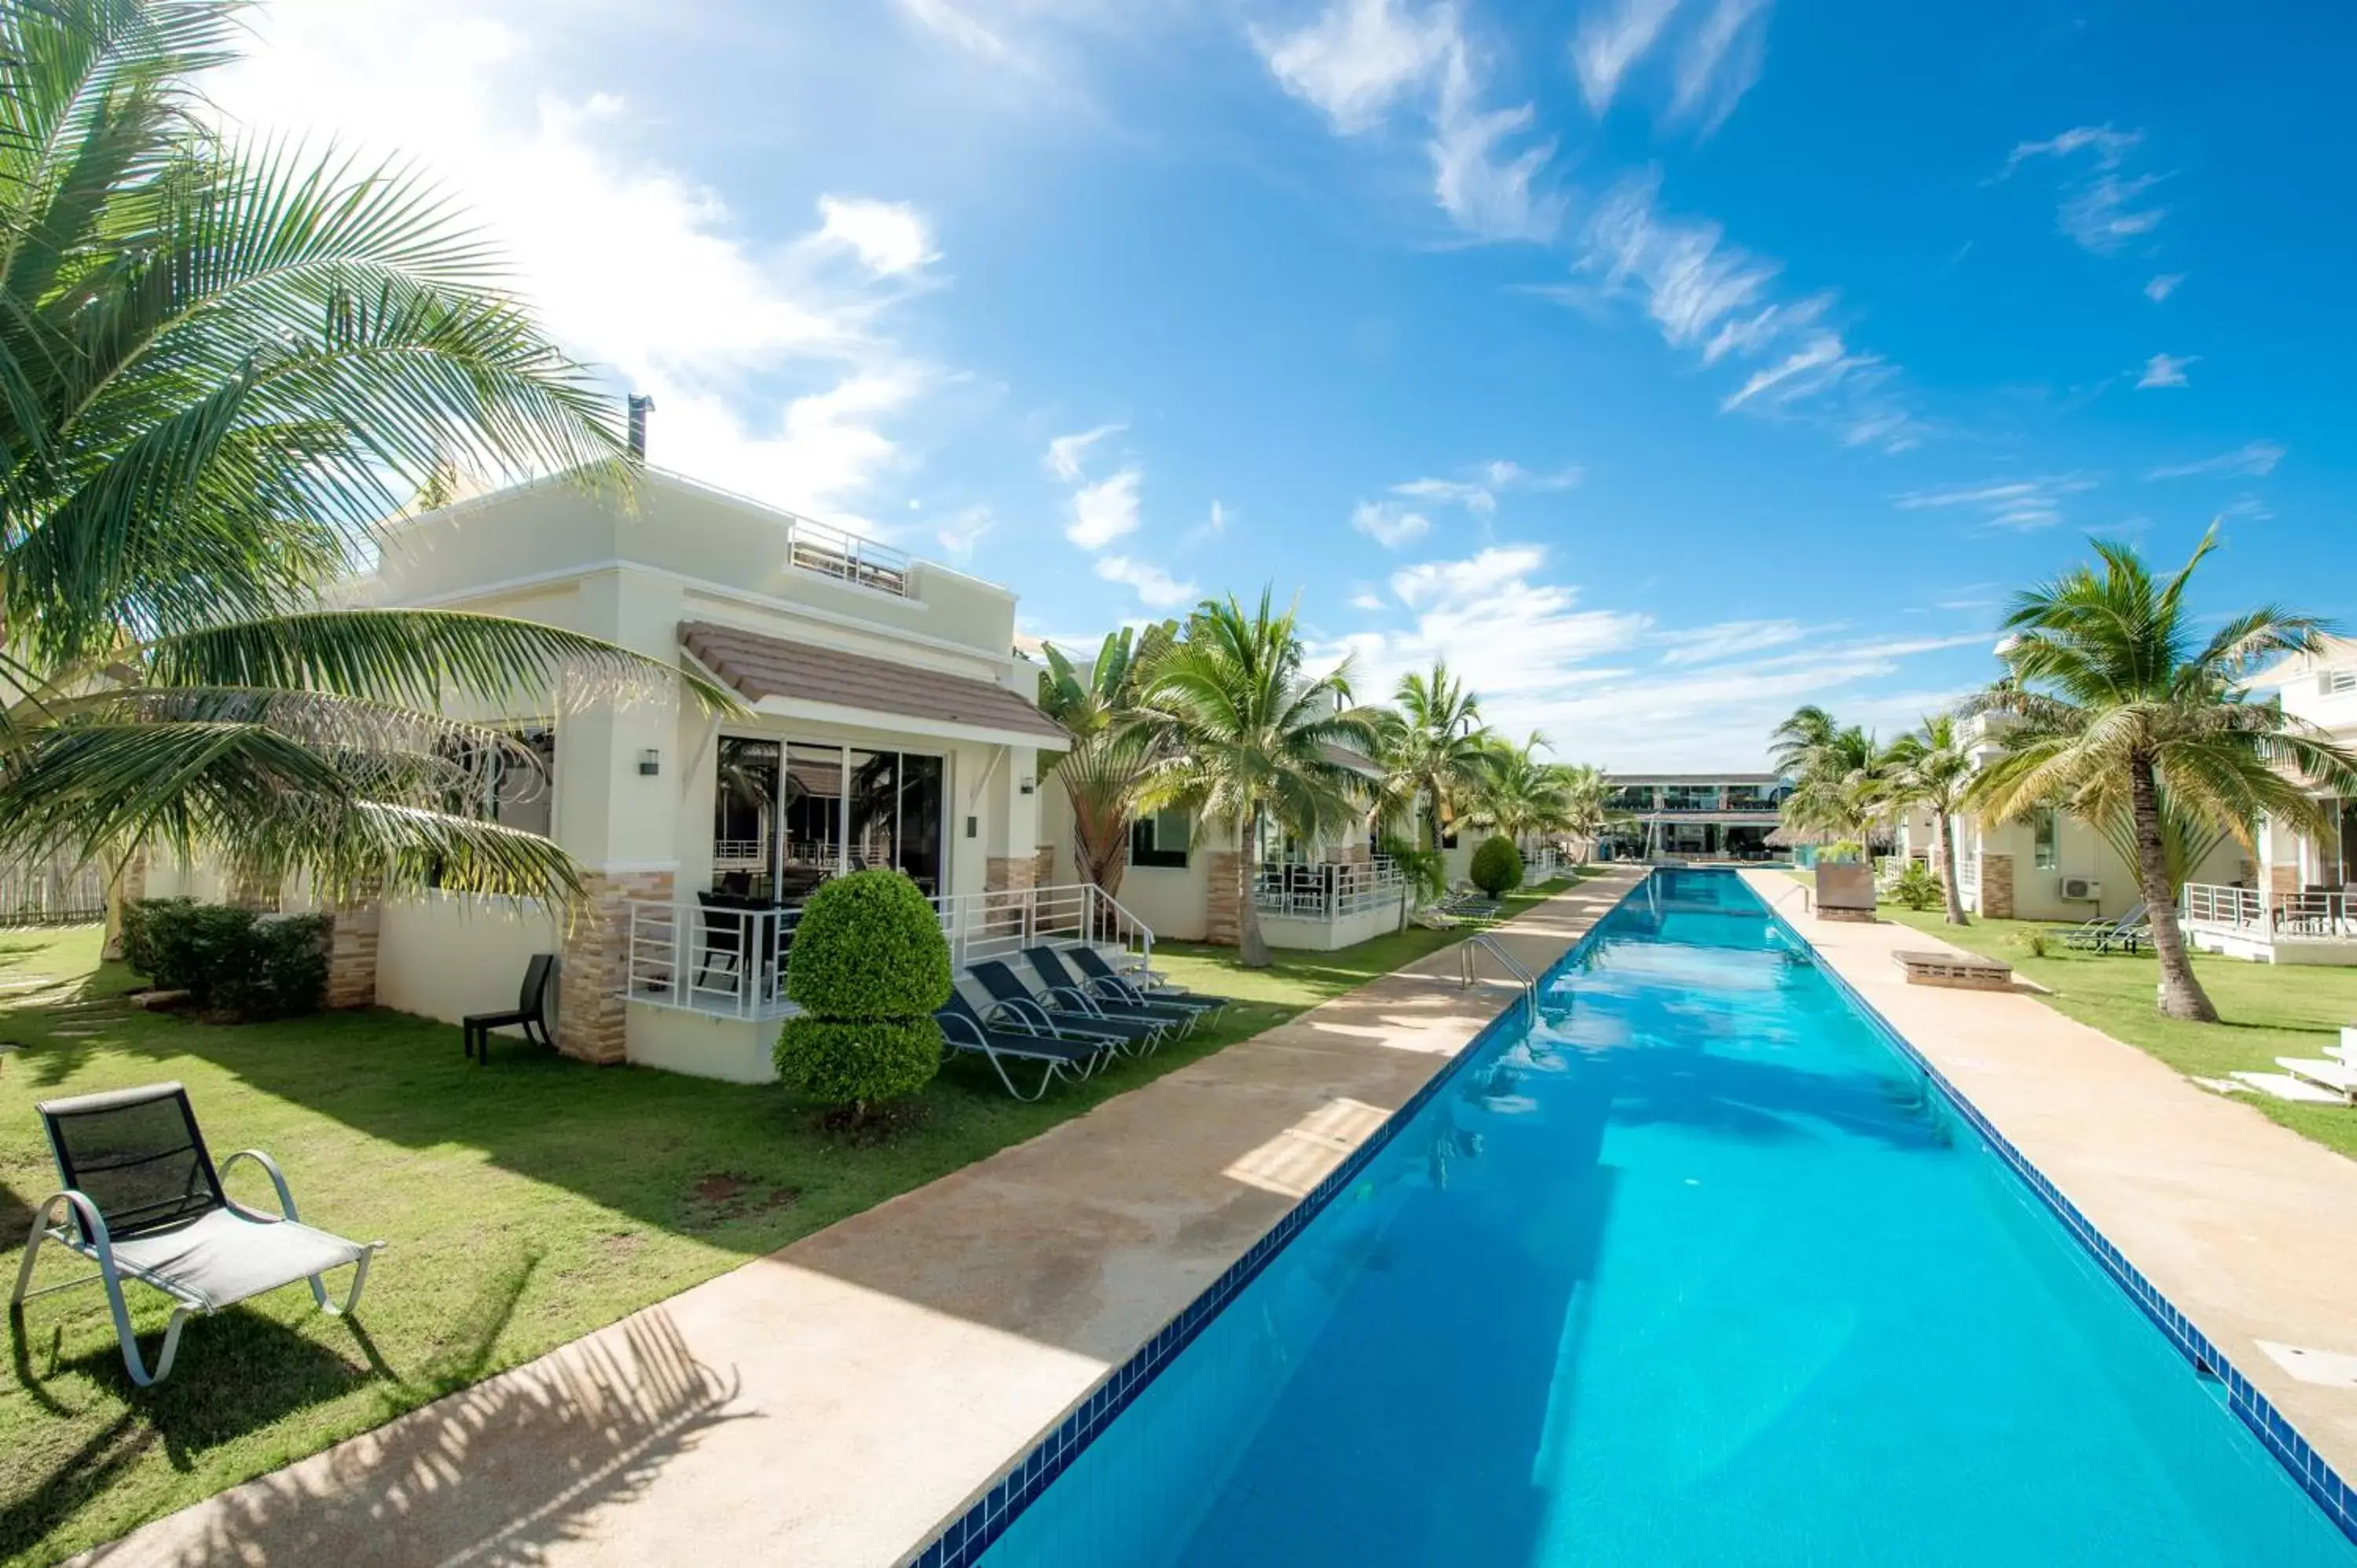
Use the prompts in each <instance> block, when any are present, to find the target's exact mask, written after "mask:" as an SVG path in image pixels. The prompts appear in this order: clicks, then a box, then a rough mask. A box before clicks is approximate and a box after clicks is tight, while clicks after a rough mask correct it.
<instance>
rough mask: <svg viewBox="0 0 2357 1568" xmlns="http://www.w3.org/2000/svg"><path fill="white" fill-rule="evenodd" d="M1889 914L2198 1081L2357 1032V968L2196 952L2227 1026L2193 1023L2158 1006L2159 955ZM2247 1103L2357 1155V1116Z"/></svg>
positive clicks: (2025, 926)
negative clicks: (2041, 944)
mask: <svg viewBox="0 0 2357 1568" xmlns="http://www.w3.org/2000/svg"><path fill="white" fill-rule="evenodd" d="M1881 913H1882V915H1883V918H1886V919H1891V920H1898V921H1900V922H1902V923H1904V924H1906V925H1910V926H1913V927H1915V928H1916V929H1919V930H1923V931H1928V932H1930V933H1932V935H1934V936H1937V937H1942V938H1944V939H1945V940H1949V941H1952V942H1953V943H1955V944H1956V945H1957V946H1958V947H1961V948H1967V949H1970V950H1972V951H1974V952H1977V953H1980V954H1982V955H1983V956H1985V957H1987V958H1994V959H2001V960H2003V961H2006V962H2007V963H2010V964H2011V965H2013V968H2014V972H2015V973H2017V974H2018V975H2020V976H2021V977H2022V978H2023V979H2025V980H2031V981H2035V982H2037V983H2039V984H2040V985H2043V986H2045V987H2046V988H2047V989H2048V990H2049V991H2050V992H2051V993H2052V994H2051V995H2050V996H2049V997H2048V998H2046V1000H2047V1001H2048V1002H2049V1004H2051V1005H2052V1006H2054V1007H2056V1008H2059V1009H2060V1010H2061V1011H2062V1012H2063V1013H2066V1014H2068V1015H2070V1016H2072V1017H2073V1018H2076V1019H2078V1020H2079V1021H2080V1022H2081V1023H2083V1024H2089V1025H2093V1026H2094V1027H2096V1028H2098V1029H2101V1030H2102V1031H2104V1033H2105V1034H2107V1035H2109V1036H2112V1038H2114V1039H2115V1040H2121V1041H2125V1042H2126V1044H2128V1045H2132V1046H2135V1047H2138V1048H2139V1049H2142V1050H2146V1051H2149V1052H2150V1053H2152V1055H2154V1056H2156V1057H2158V1058H2160V1059H2161V1060H2162V1061H2164V1062H2167V1063H2168V1064H2169V1066H2170V1067H2173V1068H2175V1069H2177V1070H2178V1071H2179V1072H2182V1073H2185V1074H2188V1075H2189V1076H2192V1077H2197V1078H2209V1079H2222V1078H2224V1077H2225V1076H2226V1075H2227V1074H2228V1073H2231V1072H2237V1071H2254V1070H2255V1071H2261V1072H2272V1071H2275V1070H2276V1065H2275V1058H2277V1057H2279V1056H2281V1057H2288V1056H2301V1057H2315V1056H2321V1055H2322V1054H2323V1049H2322V1047H2326V1046H2329V1045H2331V1044H2333V1043H2335V1042H2336V1040H2337V1039H2338V1038H2339V1030H2340V1028H2341V1026H2342V1025H2344V1024H2352V1023H2357V969H2322V968H2315V969H2311V968H2308V967H2305V966H2300V965H2289V964H2285V965H2278V964H2266V963H2251V962H2248V961H2244V960H2242V959H2232V958H2218V957H2213V956H2212V955H2210V954H2206V953H2197V954H2195V955H2194V959H2193V967H2194V972H2195V973H2196V974H2198V975H2200V976H2201V984H2202V988H2203V989H2204V990H2206V991H2208V992H2209V993H2210V1000H2211V1001H2212V1002H2213V1003H2215V1004H2217V1007H2218V1015H2219V1017H2220V1019H2221V1020H2222V1022H2220V1023H2217V1024H2187V1023H2180V1022H2179V1021H2178V1020H2176V1019H2174V1018H2164V1017H2162V1016H2161V1015H2160V1011H2159V1009H2158V1008H2157V1007H2156V1006H2155V1005H2154V1004H2153V991H2154V987H2155V986H2156V985H2157V984H2158V983H2159V978H2160V976H2159V966H2158V964H2157V963H2156V962H2155V961H2154V960H2153V958H2152V955H2151V954H2150V953H2149V952H2146V953H2143V954H2140V955H2135V956H2131V955H2128V954H2125V953H2110V954H2103V955H2098V954H2095V953H2085V952H2072V951H2071V950H2069V949H2067V948H2065V947H2063V946H2062V943H2061V938H2060V935H2059V933H2060V931H2061V929H2062V928H2061V927H2059V926H2049V925H2044V924H2041V923H2040V922H2038V921H2033V920H1985V919H1982V918H1978V917H1977V916H1975V918H1974V920H1973V923H1972V924H1971V925H1969V926H1963V927H1957V926H1951V925H1947V924H1945V923H1944V922H1943V920H1942V919H1941V917H1940V913H1939V911H1938V910H1936V909H1932V910H1927V911H1925V912H1923V913H1921V914H1917V913H1915V912H1914V911H1912V910H1910V909H1906V908H1900V907H1899V906H1897V905H1892V904H1885V905H1883V907H1882V910H1881ZM2032 932H2042V933H2044V934H2045V936H2046V939H2047V950H2046V956H2045V957H2044V958H2037V957H2033V956H2032V955H2031V953H2030V951H2029V938H2030V935H2031V933H2032ZM2238 1098H2241V1099H2244V1100H2245V1101H2247V1102H2248V1103H2249V1104H2251V1105H2252V1106H2254V1107H2255V1108H2256V1109H2257V1110H2258V1111H2260V1112H2264V1113H2265V1114H2266V1115H2268V1116H2270V1117H2273V1118H2274V1119H2275V1120H2276V1121H2277V1122H2282V1123H2283V1124H2284V1125H2285V1126H2287V1127H2289V1128H2291V1129H2292V1130H2293V1131H2294V1132H2297V1133H2304V1134H2306V1135H2307V1136H2308V1137H2310V1138H2313V1139H2315V1140H2316V1141H2317V1142H2318V1143H2319V1144H2324V1145H2325V1146H2326V1147H2328V1148H2330V1149H2336V1150H2338V1151H2339V1152H2341V1154H2343V1155H2350V1156H2352V1157H2357V1108H2343V1107H2340V1106H2333V1105H2301V1104H2295V1103H2293V1102H2291V1101H2283V1100H2274V1099H2270V1098H2268V1097H2266V1096H2265V1095H2259V1094H2252V1095H2247V1096H2238Z"/></svg>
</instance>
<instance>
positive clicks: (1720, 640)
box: [1661, 620, 1809, 664]
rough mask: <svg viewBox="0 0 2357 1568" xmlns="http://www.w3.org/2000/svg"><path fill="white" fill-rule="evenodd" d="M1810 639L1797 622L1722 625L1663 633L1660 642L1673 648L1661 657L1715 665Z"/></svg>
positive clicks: (1751, 622)
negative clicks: (1737, 656)
mask: <svg viewBox="0 0 2357 1568" xmlns="http://www.w3.org/2000/svg"><path fill="white" fill-rule="evenodd" d="M1808 635H1809V628H1807V627H1805V626H1803V625H1802V624H1801V623H1800V622H1799V621H1796V620H1730V621H1722V622H1720V623H1719V624H1718V625H1717V626H1706V627H1697V628H1694V629H1693V630H1690V631H1671V632H1663V634H1662V636H1661V640H1662V641H1663V642H1666V643H1668V644H1669V645H1670V650H1669V651H1668V652H1667V653H1664V654H1663V655H1662V662H1663V663H1664V664H1716V663H1717V662H1718V661H1719V660H1724V659H1732V658H1733V657H1734V656H1735V655H1737V654H1738V653H1757V652H1759V651H1760V650H1763V649H1769V648H1782V647H1784V646H1786V645H1787V644H1790V643H1794V642H1798V641H1800V640H1801V639H1803V638H1804V637H1806V636H1808Z"/></svg>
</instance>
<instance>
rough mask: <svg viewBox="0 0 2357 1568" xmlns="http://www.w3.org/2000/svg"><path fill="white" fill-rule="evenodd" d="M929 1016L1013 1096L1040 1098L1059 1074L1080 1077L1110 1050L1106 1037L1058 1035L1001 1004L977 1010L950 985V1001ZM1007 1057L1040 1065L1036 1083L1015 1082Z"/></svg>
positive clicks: (947, 1040) (948, 1041)
mask: <svg viewBox="0 0 2357 1568" xmlns="http://www.w3.org/2000/svg"><path fill="white" fill-rule="evenodd" d="M933 1021H934V1022H935V1023H937V1024H939V1025H940V1026H942V1044H943V1045H944V1046H946V1047H948V1048H949V1049H951V1050H953V1051H971V1052H974V1053H976V1054H978V1055H979V1056H981V1057H982V1058H983V1059H984V1060H985V1061H987V1062H989V1063H990V1068H991V1070H992V1071H993V1072H996V1074H997V1075H998V1081H999V1082H1001V1083H1003V1084H1005V1085H1006V1092H1007V1093H1009V1094H1011V1095H1013V1096H1014V1097H1015V1098H1016V1099H1017V1100H1037V1099H1039V1098H1040V1097H1041V1096H1042V1095H1044V1094H1046V1093H1047V1092H1048V1090H1049V1087H1050V1086H1051V1085H1053V1084H1054V1083H1055V1081H1056V1080H1057V1079H1059V1078H1071V1079H1075V1080H1078V1079H1084V1078H1086V1077H1088V1076H1089V1075H1090V1074H1091V1073H1092V1072H1094V1071H1096V1070H1097V1069H1098V1068H1100V1067H1102V1066H1103V1065H1104V1062H1105V1060H1106V1058H1108V1057H1110V1056H1111V1055H1112V1054H1113V1049H1112V1045H1111V1043H1110V1042H1108V1041H1103V1040H1070V1039H1061V1038H1059V1037H1058V1036H1054V1035H1049V1034H1044V1033H1041V1032H1040V1031H1039V1030H1037V1029H1035V1028H1033V1027H1032V1026H1030V1025H1028V1024H1026V1023H1024V1022H1023V1021H1022V1020H1020V1019H1018V1018H1014V1017H1011V1016H1007V1015H1005V1010H1004V1009H1001V1008H996V1007H994V1008H993V1009H991V1012H990V1014H989V1015H985V1014H982V1013H980V1012H977V1011H976V1010H975V1009H974V1004H973V1003H971V1002H968V1001H967V1000H966V999H965V998H964V997H963V995H960V994H959V993H957V992H956V991H955V990H954V989H952V991H951V992H950V999H949V1001H948V1002H947V1003H946V1004H943V1005H942V1008H941V1009H940V1010H939V1011H938V1012H936V1013H935V1014H934V1015H933ZM1009 1061H1026V1062H1036V1063H1038V1064H1039V1086H1038V1087H1037V1088H1035V1089H1033V1090H1031V1092H1030V1093H1028V1094H1026V1093H1024V1092H1023V1091H1022V1090H1020V1089H1018V1088H1017V1087H1016V1084H1015V1079H1014V1076H1013V1075H1012V1074H1010V1073H1009V1072H1008V1071H1007V1070H1006V1064H1007V1063H1008V1062H1009Z"/></svg>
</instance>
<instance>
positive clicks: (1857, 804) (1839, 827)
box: [1770, 706, 1889, 865]
mask: <svg viewBox="0 0 2357 1568" xmlns="http://www.w3.org/2000/svg"><path fill="white" fill-rule="evenodd" d="M1772 738H1773V741H1774V744H1773V746H1772V747H1771V749H1770V757H1772V758H1773V760H1774V761H1775V764H1776V767H1777V768H1778V770H1779V771H1780V772H1782V773H1785V774H1787V775H1789V776H1791V777H1792V793H1791V794H1790V795H1787V796H1786V797H1785V798H1784V804H1783V806H1782V807H1781V815H1782V817H1783V820H1784V824H1785V826H1786V827H1788V828H1792V829H1795V830H1798V831H1800V832H1808V833H1817V834H1822V835H1828V836H1831V837H1833V838H1835V839H1837V840H1847V839H1854V840H1856V841H1857V845H1858V852H1859V855H1860V857H1861V858H1862V859H1864V860H1865V861H1866V862H1867V864H1868V865H1871V864H1873V860H1874V850H1873V834H1874V830H1875V829H1876V828H1877V827H1878V826H1879V825H1881V823H1882V822H1883V820H1884V818H1885V817H1886V815H1887V814H1888V812H1889V802H1888V800H1886V799H1885V796H1884V789H1883V786H1884V775H1885V773H1886V772H1887V771H1888V769H1889V757H1887V755H1886V754H1885V753H1884V752H1883V751H1882V750H1881V749H1879V748H1878V746H1876V745H1875V743H1874V736H1871V735H1869V734H1867V732H1866V731H1865V730H1863V729H1861V728H1859V727H1858V726H1857V725H1838V724H1836V723H1835V722H1834V719H1833V715H1831V714H1828V713H1826V712H1825V711H1824V709H1823V708H1820V707H1815V706H1810V707H1803V708H1800V709H1797V710H1795V711H1794V713H1793V714H1792V717H1791V718H1788V719H1786V720H1785V721H1784V722H1783V723H1782V724H1781V725H1778V726H1777V728H1776V732H1775V735H1774V736H1773V737H1772Z"/></svg>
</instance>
